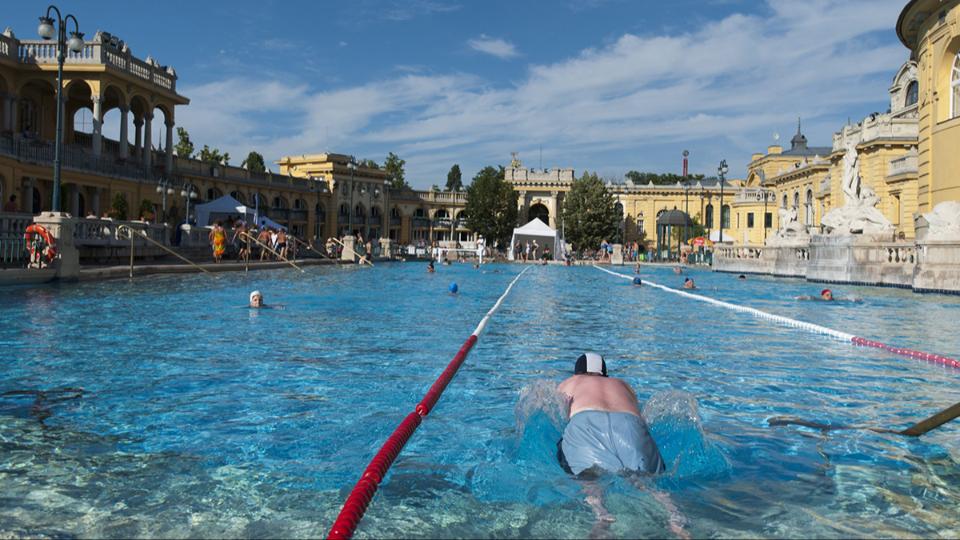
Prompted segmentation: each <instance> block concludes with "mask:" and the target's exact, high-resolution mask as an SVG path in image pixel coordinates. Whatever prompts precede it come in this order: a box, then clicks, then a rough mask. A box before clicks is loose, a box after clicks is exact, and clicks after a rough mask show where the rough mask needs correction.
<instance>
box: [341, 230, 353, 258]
mask: <svg viewBox="0 0 960 540" xmlns="http://www.w3.org/2000/svg"><path fill="white" fill-rule="evenodd" d="M356 247H357V238H356V237H355V236H353V235H352V234H348V235H347V236H344V237H343V252H341V253H340V260H341V261H350V262H354V261H355V260H356V255H357V254H356V251H354V250H355V249H356Z"/></svg>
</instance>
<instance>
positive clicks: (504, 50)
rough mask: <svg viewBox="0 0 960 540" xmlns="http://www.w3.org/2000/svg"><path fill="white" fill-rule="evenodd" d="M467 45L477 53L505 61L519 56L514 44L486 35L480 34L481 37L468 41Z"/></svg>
mask: <svg viewBox="0 0 960 540" xmlns="http://www.w3.org/2000/svg"><path fill="white" fill-rule="evenodd" d="M467 45H468V46H469V47H470V48H471V49H473V50H475V51H479V52H482V53H485V54H489V55H493V56H496V57H497V58H502V59H504V60H506V59H509V58H513V57H515V56H518V55H519V53H518V52H517V48H516V47H515V46H514V45H513V43H510V42H509V41H505V40H503V39H499V38H492V37H490V36H487V35H486V34H480V37H478V38H474V39H471V40H469V41H467Z"/></svg>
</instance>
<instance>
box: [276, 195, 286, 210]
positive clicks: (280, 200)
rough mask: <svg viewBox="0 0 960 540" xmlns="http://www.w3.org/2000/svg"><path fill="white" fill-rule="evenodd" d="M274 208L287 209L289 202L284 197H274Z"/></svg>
mask: <svg viewBox="0 0 960 540" xmlns="http://www.w3.org/2000/svg"><path fill="white" fill-rule="evenodd" d="M273 207H274V208H286V207H287V200H286V199H284V198H283V197H274V198H273Z"/></svg>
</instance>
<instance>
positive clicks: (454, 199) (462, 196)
mask: <svg viewBox="0 0 960 540" xmlns="http://www.w3.org/2000/svg"><path fill="white" fill-rule="evenodd" d="M418 194H419V195H420V198H421V199H422V200H424V201H428V202H439V203H451V204H463V205H465V204H467V193H466V192H465V191H420V192H418Z"/></svg>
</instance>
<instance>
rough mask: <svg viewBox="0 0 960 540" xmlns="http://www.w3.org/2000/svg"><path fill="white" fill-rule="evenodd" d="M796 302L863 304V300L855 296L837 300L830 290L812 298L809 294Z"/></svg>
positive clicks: (800, 297)
mask: <svg viewBox="0 0 960 540" xmlns="http://www.w3.org/2000/svg"><path fill="white" fill-rule="evenodd" d="M796 300H814V301H817V302H841V301H842V302H856V303H859V302H863V300H862V299H860V298H857V297H855V296H849V297H846V298H837V297H836V296H834V295H833V291H831V290H830V289H823V290H822V291H820V296H810V295H808V294H803V295H800V296H797V297H796Z"/></svg>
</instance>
